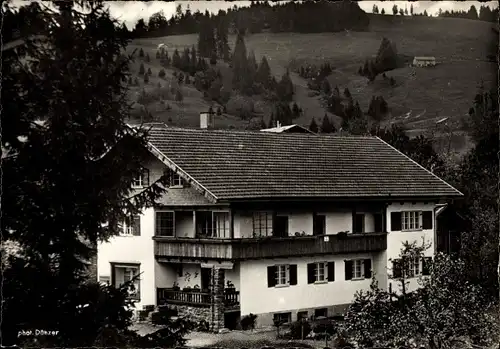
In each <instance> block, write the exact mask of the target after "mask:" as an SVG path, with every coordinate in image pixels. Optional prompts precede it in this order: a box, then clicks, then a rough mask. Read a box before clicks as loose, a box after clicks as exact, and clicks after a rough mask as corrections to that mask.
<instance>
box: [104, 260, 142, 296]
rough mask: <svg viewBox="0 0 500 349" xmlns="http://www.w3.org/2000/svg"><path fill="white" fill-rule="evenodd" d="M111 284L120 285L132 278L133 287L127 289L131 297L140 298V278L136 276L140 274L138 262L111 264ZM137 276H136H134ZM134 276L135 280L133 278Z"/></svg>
mask: <svg viewBox="0 0 500 349" xmlns="http://www.w3.org/2000/svg"><path fill="white" fill-rule="evenodd" d="M111 270H112V285H113V286H114V287H120V286H122V285H123V284H124V283H126V282H129V281H132V280H133V289H131V290H129V295H130V297H131V298H134V299H140V286H141V283H140V280H139V278H138V277H137V276H138V275H139V274H140V266H139V264H123V265H122V264H113V263H112V264H111ZM136 277H137V278H136ZM134 278H135V280H134Z"/></svg>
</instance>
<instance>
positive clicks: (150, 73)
mask: <svg viewBox="0 0 500 349" xmlns="http://www.w3.org/2000/svg"><path fill="white" fill-rule="evenodd" d="M148 75H149V76H151V75H153V72H152V71H151V68H148Z"/></svg>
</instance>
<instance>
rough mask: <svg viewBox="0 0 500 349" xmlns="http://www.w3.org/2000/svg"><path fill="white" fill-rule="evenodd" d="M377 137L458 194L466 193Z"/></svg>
mask: <svg viewBox="0 0 500 349" xmlns="http://www.w3.org/2000/svg"><path fill="white" fill-rule="evenodd" d="M375 138H377V139H378V140H379V141H381V142H382V143H384V144H386V145H387V146H388V147H391V148H392V149H394V150H395V151H397V152H398V153H399V154H401V155H402V156H404V157H406V158H407V159H408V160H410V161H411V162H413V163H414V164H416V165H417V166H418V167H420V168H421V169H423V170H424V171H426V172H427V173H429V174H431V175H432V176H434V177H435V178H436V179H438V180H439V181H441V182H443V183H444V184H445V185H447V186H448V187H450V188H451V189H452V190H454V191H455V192H457V195H456V196H464V194H463V193H462V192H461V191H460V190H458V189H456V188H454V187H453V186H451V185H450V184H449V183H447V182H446V181H444V180H443V179H441V178H439V177H438V176H436V175H435V174H434V173H432V172H431V171H429V170H428V169H426V168H425V167H423V166H422V165H420V164H419V163H418V162H416V161H415V160H413V159H412V158H410V157H409V156H407V155H406V154H404V153H402V152H401V151H399V150H398V149H396V148H394V147H393V146H392V145H390V144H389V143H387V142H386V141H384V140H383V139H381V138H380V137H375ZM444 196H449V195H444Z"/></svg>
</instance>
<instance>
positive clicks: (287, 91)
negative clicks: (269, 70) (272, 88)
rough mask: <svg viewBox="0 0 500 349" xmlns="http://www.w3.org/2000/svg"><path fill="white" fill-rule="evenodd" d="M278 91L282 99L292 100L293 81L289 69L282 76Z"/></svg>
mask: <svg viewBox="0 0 500 349" xmlns="http://www.w3.org/2000/svg"><path fill="white" fill-rule="evenodd" d="M276 92H277V94H278V98H279V99H280V101H291V100H292V99H293V93H294V91H293V83H292V79H290V73H289V72H288V70H287V71H286V72H285V74H283V76H282V77H281V80H280V82H279V83H278V87H277V91H276Z"/></svg>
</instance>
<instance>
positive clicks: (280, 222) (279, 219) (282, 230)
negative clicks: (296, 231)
mask: <svg viewBox="0 0 500 349" xmlns="http://www.w3.org/2000/svg"><path fill="white" fill-rule="evenodd" d="M274 219H275V221H274V231H273V236H276V237H287V236H288V216H276V217H274Z"/></svg>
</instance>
